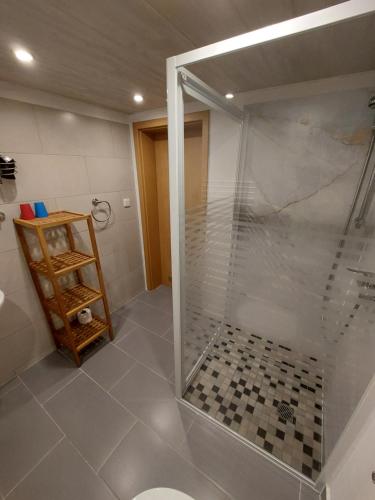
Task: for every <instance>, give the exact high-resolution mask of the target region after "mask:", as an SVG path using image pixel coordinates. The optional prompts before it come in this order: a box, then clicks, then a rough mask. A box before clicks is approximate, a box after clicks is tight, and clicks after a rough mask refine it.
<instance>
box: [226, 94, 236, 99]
mask: <svg viewBox="0 0 375 500" xmlns="http://www.w3.org/2000/svg"><path fill="white" fill-rule="evenodd" d="M233 97H234V94H232V92H227V93H226V94H225V98H226V99H233Z"/></svg>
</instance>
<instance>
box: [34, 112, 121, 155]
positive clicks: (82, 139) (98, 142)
mask: <svg viewBox="0 0 375 500" xmlns="http://www.w3.org/2000/svg"><path fill="white" fill-rule="evenodd" d="M35 114H36V118H37V122H38V128H39V133H40V138H41V141H42V146H43V152H45V153H50V154H63V155H67V154H68V155H69V154H71V155H82V156H84V155H90V156H112V154H113V141H112V135H111V129H110V124H109V122H106V121H104V120H97V119H95V118H87V117H85V116H80V115H77V114H74V113H69V112H66V111H58V110H53V109H48V108H41V107H35Z"/></svg>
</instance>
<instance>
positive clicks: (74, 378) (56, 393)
mask: <svg viewBox="0 0 375 500" xmlns="http://www.w3.org/2000/svg"><path fill="white" fill-rule="evenodd" d="M80 371H81V370H80V369H78V370H77V373H75V375H74V377H73V378H72V379H70V380H68V382H66V384H64V385H63V386H62V387H60V389H58V390H57V391H56V392H55V393H54V394H52V396H49V398H47V399H46V400H45V401H43V402H42V401H41V402H40V403H41V405H42V406H44V405H46V404H47V403H48V401H50V400H51V399H52V398H54V397H55V396H57V395H58V394H59V393H60V392H61V391H63V390H64V389H65V388H66V387H68V385H70V384H71V383H72V382H74V381H75V380H76V379H77V378H78V377H79V376H80V375H81V373H82V372H81V373H80Z"/></svg>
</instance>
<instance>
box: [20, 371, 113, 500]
mask: <svg viewBox="0 0 375 500" xmlns="http://www.w3.org/2000/svg"><path fill="white" fill-rule="evenodd" d="M78 370H79V371H80V372H81V373H80V375H81V374H83V373H82V370H81V368H78ZM76 378H77V377H75V378H74V380H75V379H76ZM89 378H91V377H89ZM71 382H73V380H72V381H71ZM94 382H95V381H94ZM21 383H22V384H23V385H24V386H25V388H26V389H27V390H28V392H30V394H31V395H32V397H33V398H34V400H35V401H36V402H37V404H38V405H39V406H40V407H41V408H42V410H44V411H45V413H46V414H47V415H48V417H49V418H50V419H51V420H52V422H53V423H54V424H55V425H56V427H57V428H58V429H59V431H60V432H61V433H62V434H63V436H62V438H61V439H60V441H59V443H60V442H61V441H62V440H63V439H66V440H67V441H68V442H69V444H70V445H71V446H72V447H73V448H74V450H75V451H76V452H77V453H78V455H79V456H80V457H81V458H82V460H83V461H84V462H85V463H86V464H87V465H88V466H89V468H90V469H91V471H92V472H93V473H94V474H95V476H97V477H99V476H98V473H97V471H96V470H95V469H94V467H92V465H91V464H90V463H89V462H88V461H87V460H86V458H85V457H84V456H83V455H82V453H81V451H80V450H79V449H78V448H77V447H76V446H75V444H74V443H73V441H71V439H70V438H69V437H68V436H67V435H66V434H65V432H64V431H63V430H62V428H61V427H60V425H59V424H58V423H57V422H56V420H55V419H54V418H53V417H52V415H51V414H50V413H49V412H48V411H47V410H46V408H45V407H44V406H43V405H42V404H41V403H40V401H39V400H38V399H37V398H36V397H35V396H34V394H33V393H32V392H31V390H30V389H29V388H28V387H27V386H26V384H25V383H24V382H23V381H22V380H21ZM95 383H96V382H95ZM97 385H99V384H97ZM99 387H100V386H99ZM59 443H57V444H59ZM55 446H56V445H55ZM55 446H54V447H55ZM37 465H38V464H37ZM34 468H35V467H33V469H32V470H34ZM32 470H31V471H32ZM31 471H30V472H31ZM99 479H101V480H102V481H103V479H102V478H101V477H100V478H99ZM22 480H23V479H22ZM22 480H21V481H22ZM104 482H105V481H104ZM105 484H106V487H107V488H108V485H107V483H105ZM110 491H111V492H112V490H110ZM112 493H113V494H114V492H112ZM115 496H116V497H117V495H115ZM117 498H118V497H117Z"/></svg>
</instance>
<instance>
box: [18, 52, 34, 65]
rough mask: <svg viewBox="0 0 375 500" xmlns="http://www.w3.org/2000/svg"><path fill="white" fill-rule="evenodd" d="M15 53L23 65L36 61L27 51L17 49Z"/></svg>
mask: <svg viewBox="0 0 375 500" xmlns="http://www.w3.org/2000/svg"><path fill="white" fill-rule="evenodd" d="M13 52H14V55H15V56H16V57H17V59H18V60H19V61H21V62H23V63H31V62H33V60H34V58H33V56H32V55H31V54H30V52H28V51H27V50H25V49H15V50H14V51H13Z"/></svg>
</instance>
